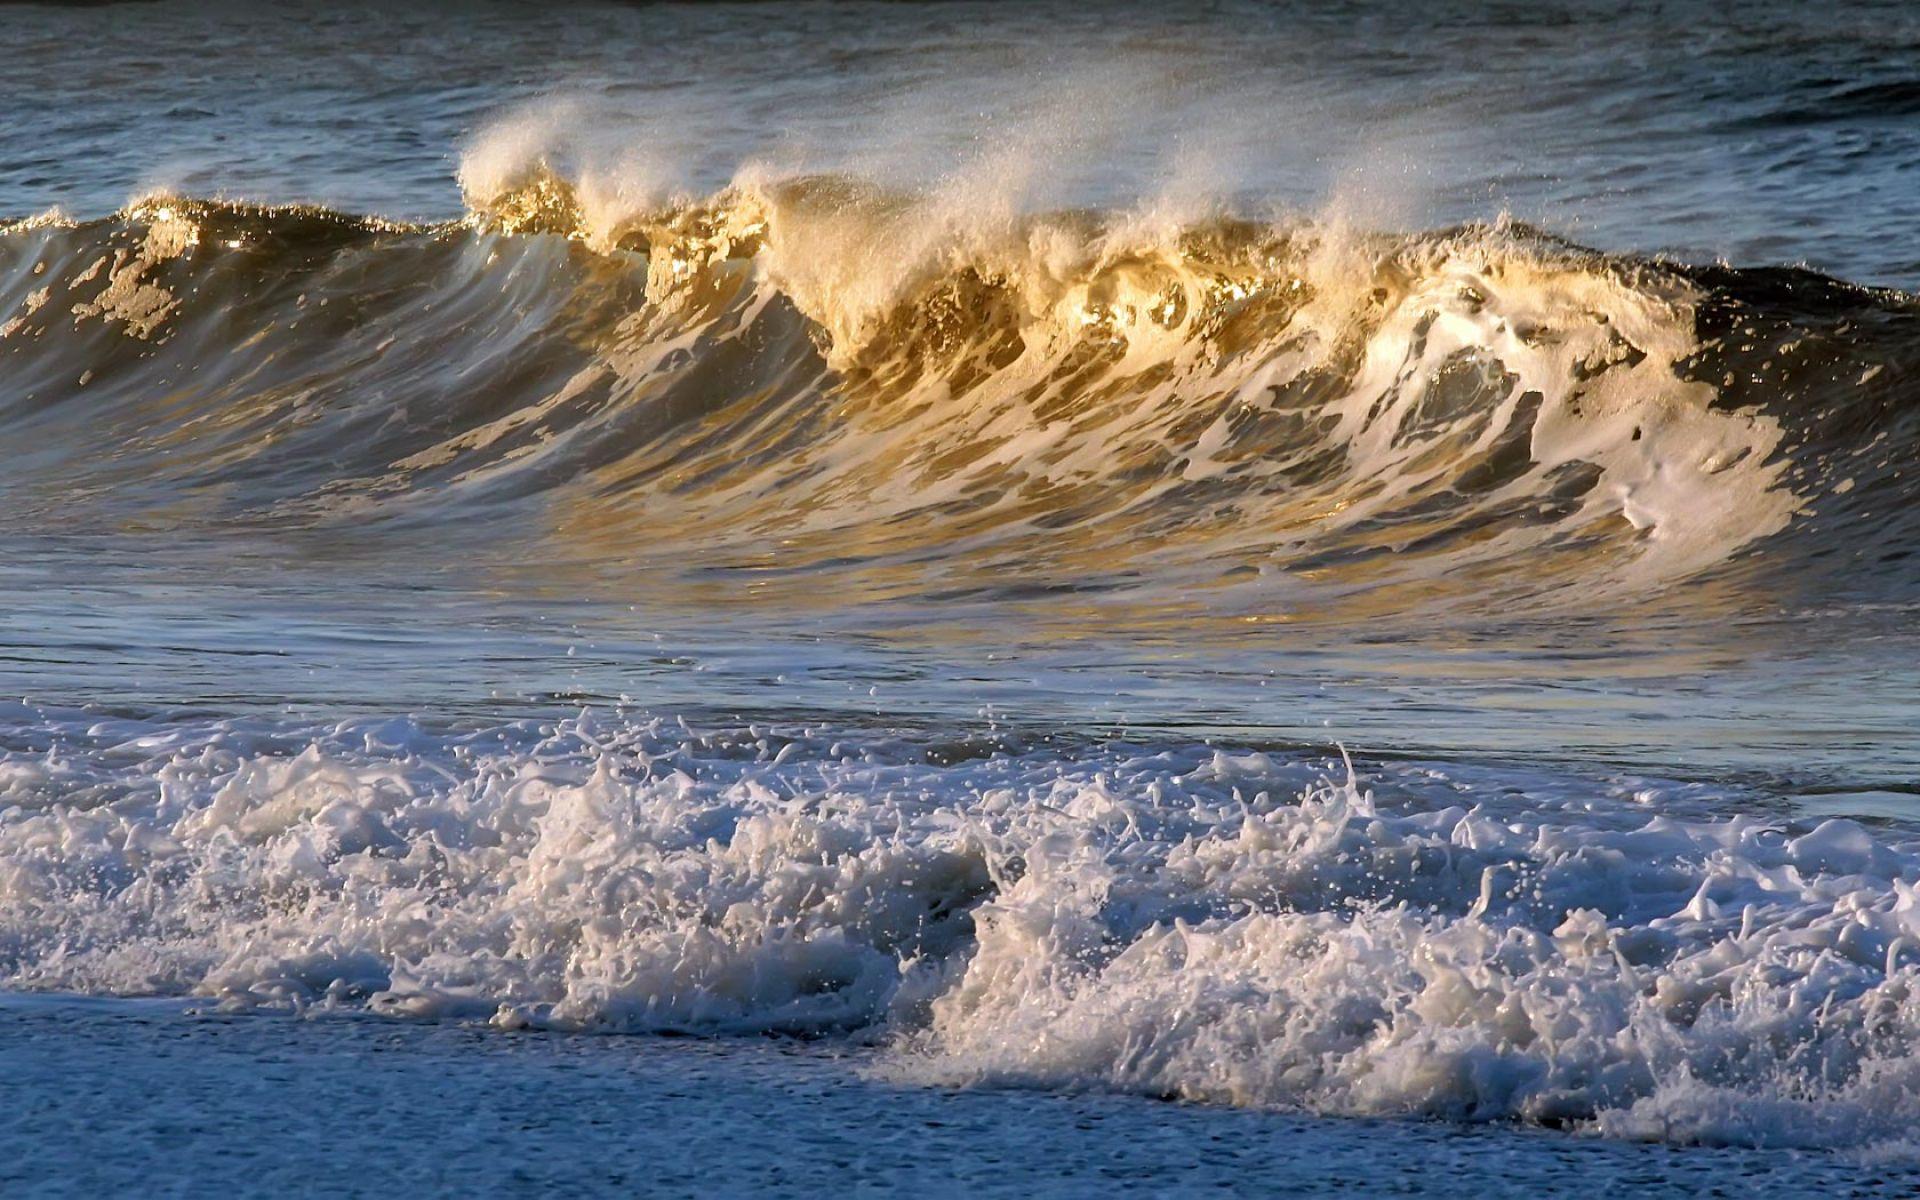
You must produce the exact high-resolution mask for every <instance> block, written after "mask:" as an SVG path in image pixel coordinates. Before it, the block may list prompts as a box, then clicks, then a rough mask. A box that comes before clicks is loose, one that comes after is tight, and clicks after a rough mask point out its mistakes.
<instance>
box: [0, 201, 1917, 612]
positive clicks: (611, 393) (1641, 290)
mask: <svg viewBox="0 0 1920 1200" xmlns="http://www.w3.org/2000/svg"><path fill="white" fill-rule="evenodd" d="M466 183H467V186H468V188H469V193H470V203H471V205H472V209H473V213H472V215H471V217H470V218H469V219H467V220H465V221H462V222H458V223H454V224H448V225H438V226H405V225H396V224H393V223H388V222H382V221H376V220H371V219H362V218H356V217H350V216H345V215H341V214H337V213H332V212H326V211H319V210H303V209H264V208H256V207H249V206H245V205H237V204H225V203H214V202H209V201H196V200H186V199H179V198H153V199H149V200H145V201H142V202H140V203H138V204H136V205H134V206H132V207H131V208H129V209H127V210H126V211H125V212H123V213H121V214H119V215H118V216H116V217H114V218H111V219H108V220H104V221H94V222H86V223H81V224H73V223H69V222H66V221H63V220H61V219H59V218H58V217H57V215H49V216H47V217H43V218H40V219H36V220H34V221H29V222H23V223H20V224H16V225H14V226H11V227H6V228H5V229H4V231H3V232H0V362H4V363H5V373H4V379H3V380H0V428H4V429H6V431H7V433H8V436H9V439H10V442H11V444H13V445H15V446H18V447H21V448H22V449H20V450H17V451H16V452H15V453H14V454H12V455H11V456H10V460H9V462H8V463H7V465H6V466H5V467H4V468H3V469H0V497H3V498H4V499H5V501H6V515H5V516H4V517H0V520H4V521H6V522H7V523H8V524H9V525H12V526H14V527H17V528H22V529H29V528H45V527H47V526H48V524H49V522H57V523H58V524H59V525H60V527H62V528H68V529H76V530H78V529H87V528H127V527H129V526H132V527H137V528H156V527H158V528H170V527H222V528H224V527H232V526H241V527H298V528H309V527H323V528H369V529H371V528H377V527H391V528H397V529H405V528H408V527H410V526H415V527H418V526H430V527H432V528H434V529H436V530H437V531H440V533H439V534H437V536H444V537H450V538H453V539H455V540H458V539H459V538H460V537H461V536H462V533H461V532H460V531H462V530H466V531H480V530H484V531H485V536H486V538H487V539H488V540H489V541H490V542H496V543H497V542H499V541H500V540H501V539H503V538H505V539H507V540H511V539H512V538H514V537H516V536H517V537H521V538H525V539H531V540H535V541H537V542H538V544H539V546H540V547H541V551H542V553H544V554H547V555H551V556H555V557H569V558H580V559H587V560H605V561H635V562H638V561H646V562H650V563H655V564H665V565H666V566H668V567H669V568H670V569H672V570H680V571H708V572H711V571H715V570H718V571H722V572H725V571H731V570H742V571H752V572H754V573H756V578H757V579H759V580H760V581H761V583H762V584H764V585H766V586H771V587H773V588H774V589H775V591H776V594H777V589H778V587H779V585H780V583H781V581H782V580H785V581H788V583H789V584H790V585H791V586H793V587H798V588H811V587H816V586H817V585H818V578H819V576H820V575H821V574H823V573H832V574H833V575H834V576H835V578H836V579H838V580H840V581H841V582H842V583H843V584H844V586H845V587H846V589H847V594H853V593H854V592H856V591H858V590H859V589H860V588H871V589H878V590H879V591H881V592H885V593H889V594H898V593H903V592H904V593H907V594H911V595H915V596H920V597H941V596H967V597H984V598H994V597H1001V596H1005V595H1008V594H1026V593H1030V592H1032V591H1034V590H1035V589H1038V590H1041V591H1045V590H1047V589H1050V588H1052V589H1058V588H1065V589H1070V590H1076V591H1088V592H1101V591H1116V590H1117V591H1128V592H1142V591H1153V592H1158V593H1159V594H1161V596H1162V597H1163V598H1164V600H1165V601H1166V602H1167V603H1168V604H1176V603H1177V604H1203V605H1206V606H1213V607H1220V608H1223V609H1228V610H1231V609H1233V608H1234V607H1235V606H1236V605H1245V606H1251V607H1259V608H1262V609H1263V610H1264V609H1266V608H1271V607H1273V606H1274V605H1275V604H1277V605H1278V606H1280V607H1282V608H1285V609H1289V610H1291V611H1293V612H1294V613H1295V614H1296V615H1311V614H1334V615H1338V614H1341V613H1348V614H1353V613H1360V614H1364V615H1367V616H1379V615H1381V614H1388V613H1400V612H1411V611H1422V612H1429V613H1430V612H1431V611H1432V610H1433V609H1434V608H1436V607H1443V606H1446V605H1453V606H1456V607H1461V608H1467V609H1485V608H1486V607H1487V606H1488V605H1489V604H1497V605H1500V606H1502V607H1505V608H1517V609H1522V610H1533V609H1546V610H1552V609H1555V608H1561V607H1567V606H1589V605H1594V604H1597V603H1603V602H1606V601H1608V600H1610V599H1611V600H1618V601H1623V602H1624V601H1630V600H1632V599H1634V598H1636V597H1639V596H1643V595H1646V594H1648V593H1649V592H1651V591H1657V590H1661V589H1666V588H1669V587H1671V586H1672V585H1674V584H1675V583H1677V582H1679V581H1683V580H1688V579H1693V578H1697V577H1701V576H1703V575H1713V574H1720V575H1725V574H1727V573H1728V572H1748V573H1751V572H1755V571H1766V572H1769V576H1768V577H1769V578H1770V579H1784V580H1788V581H1791V580H1795V579H1799V578H1803V577H1807V575H1808V572H1809V571H1810V570H1811V571H1814V572H1815V573H1816V574H1817V576H1818V578H1819V580H1820V583H1821V586H1822V587H1824V588H1829V589H1831V588H1834V587H1839V588H1843V589H1844V588H1860V589H1864V590H1868V591H1874V592H1876V593H1881V594H1884V593H1887V592H1894V593H1904V592H1906V591H1908V590H1910V584H1911V580H1910V578H1909V576H1910V568H1909V567H1908V566H1907V565H1906V563H1907V560H1906V554H1907V551H1908V549H1909V548H1910V547H1911V545H1912V543H1913V534H1914V532H1915V531H1914V529H1913V528H1912V525H1913V521H1914V519H1915V518H1914V517H1913V516H1912V515H1911V514H1912V513H1913V512H1916V511H1920V509H1916V508H1915V507H1914V506H1913V505H1912V504H1911V503H1909V500H1910V495H1911V481H1910V480H1909V479H1908V478H1907V477H1906V476H1905V475H1904V474H1903V473H1902V471H1901V464H1902V463H1903V462H1904V460H1905V458H1906V457H1907V454H1908V452H1909V450H1910V448H1911V446H1912V444H1913V439H1914V436H1915V431H1914V429H1913V427H1912V426H1913V415H1912V414H1913V412H1914V411H1915V410H1914V407H1913V406H1912V405H1911V404H1910V403H1908V397H1909V395H1910V394H1911V390H1912V386H1913V379H1914V374H1915V369H1916V353H1917V352H1916V347H1917V346H1920V338H1916V336H1915V335H1916V323H1915V320H1916V309H1915V307H1914V305H1913V304H1912V302H1911V301H1910V300H1909V299H1907V298H1906V297H1903V296H1899V295H1895V294H1891V293H1885V292H1874V291H1869V290H1866V289H1860V288H1855V287H1851V286H1849V285H1846V284H1842V283H1838V282H1835V281H1833V280H1829V279H1825V278H1822V277H1819V276H1815V275H1812V274H1810V273H1807V272H1803V271H1797V270H1790V269H1772V270H1748V271H1736V270H1732V269H1729V268H1694V267H1686V266H1683V265H1678V264H1671V263H1661V262H1652V261H1640V260H1633V259H1626V258H1619V257H1605V256H1601V255H1598V254H1594V253H1590V252H1587V251H1584V250H1581V249H1580V248H1578V247H1575V246H1572V245H1569V244H1567V243H1564V242H1561V241H1558V240H1556V239H1554V238H1552V237H1549V236H1547V235H1544V234H1541V233H1539V232H1537V231H1534V230H1531V229H1528V228H1525V227H1522V226H1519V225H1515V224H1511V223H1496V224H1493V225H1487V226H1473V227H1463V228H1458V229H1451V230H1445V231H1439V232H1434V233H1427V234H1418V235H1411V236H1407V235H1387V234H1378V233H1366V232H1361V231H1357V230H1354V229H1352V228H1349V227H1346V226H1344V225H1343V224H1342V223H1340V222H1338V221H1332V220H1329V221H1323V222H1254V221H1247V220H1240V219H1234V218H1230V217H1227V216H1223V215H1218V214H1202V215H1198V216H1195V215H1191V214H1188V215H1183V216H1178V217H1176V216H1173V215H1168V214H1166V213H1162V212H1157V211H1156V210H1153V209H1151V208H1144V209H1141V210H1139V211H1134V212H1128V213H1100V212H1062V213H1052V214H1042V215H1031V214H1027V215H1021V214H1016V213H1014V212H1011V211H1008V210H1005V209H1002V208H997V207H995V206H994V205H991V204H984V205H982V204H970V203H961V202H958V201H956V200H954V199H953V198H952V197H951V196H946V195H944V194H940V193H928V194H922V193H904V192H891V191H886V190H883V189H880V188H878V187H875V186H872V185H868V184H863V183H861V182H860V181H858V180H854V179H849V178H843V177H809V178H790V179H752V178H745V179H743V181H742V182H739V183H737V184H735V185H734V186H732V187H730V188H728V189H727V190H725V191H723V192H721V193H719V194H717V195H714V196H711V197H707V198H705V199H693V200H684V199H683V200H679V201H673V202H659V203H651V202H650V203H647V204H640V203H637V202H636V203H616V202H615V200H611V199H609V198H608V197H606V196H603V195H600V194H598V193H596V192H594V191H592V190H591V189H588V188H585V187H582V188H578V189H577V188H576V187H575V186H573V185H570V184H569V183H568V182H566V181H565V180H564V179H563V178H561V177H560V176H559V175H556V174H554V173H552V172H550V171H546V170H544V169H542V168H540V167H538V166H537V165H536V166H522V167H521V168H518V169H516V170H513V171H507V170H504V169H503V170H497V171H493V172H492V173H491V174H488V173H484V172H482V171H480V170H479V168H478V167H473V166H470V169H469V171H468V177H467V179H466ZM616 199H617V198H616ZM449 515H455V516H458V517H459V518H460V520H458V521H448V520H447V519H446V518H447V517H448V516H449ZM1201 597H1205V599H1201Z"/></svg>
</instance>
